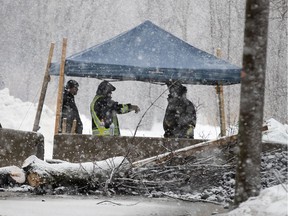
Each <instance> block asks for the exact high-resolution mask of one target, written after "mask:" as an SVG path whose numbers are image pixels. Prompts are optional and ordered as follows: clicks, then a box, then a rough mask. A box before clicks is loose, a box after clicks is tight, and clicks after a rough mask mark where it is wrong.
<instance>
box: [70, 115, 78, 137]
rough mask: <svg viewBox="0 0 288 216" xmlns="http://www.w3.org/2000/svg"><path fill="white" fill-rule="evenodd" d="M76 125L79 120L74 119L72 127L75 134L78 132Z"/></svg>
mask: <svg viewBox="0 0 288 216" xmlns="http://www.w3.org/2000/svg"><path fill="white" fill-rule="evenodd" d="M76 125H77V120H76V119H74V120H73V123H72V128H71V133H72V134H75V133H76Z"/></svg>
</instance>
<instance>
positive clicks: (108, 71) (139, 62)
mask: <svg viewBox="0 0 288 216" xmlns="http://www.w3.org/2000/svg"><path fill="white" fill-rule="evenodd" d="M59 71H60V64H59V63H52V65H51V68H50V75H59ZM240 72H241V68H240V67H237V66H235V65H232V64H230V63H229V62H227V61H224V60H222V59H219V58H216V57H215V56H214V55H211V54H209V53H207V52H204V51H202V50H200V49H197V48H195V47H193V46H192V45H190V44H188V43H186V42H185V41H183V40H181V39H179V38H177V37H175V36H174V35H172V34H171V33H169V32H167V31H165V30H163V29H161V28H160V27H158V26H156V25H155V24H153V23H152V22H150V21H145V22H144V23H142V24H140V25H138V26H136V27H135V28H133V29H131V30H129V31H127V32H124V33H122V34H120V35H118V36H116V37H114V38H112V39H110V40H107V41H106V42H103V43H101V44H99V45H96V46H93V47H91V48H89V49H86V50H84V51H82V52H80V53H77V54H74V55H72V56H70V57H68V58H66V60H65V68H64V74H65V75H67V76H77V77H92V78H98V79H117V80H136V81H144V82H146V81H148V82H166V81H168V80H178V81H181V82H182V83H183V84H201V85H218V84H221V85H229V84H237V83H240Z"/></svg>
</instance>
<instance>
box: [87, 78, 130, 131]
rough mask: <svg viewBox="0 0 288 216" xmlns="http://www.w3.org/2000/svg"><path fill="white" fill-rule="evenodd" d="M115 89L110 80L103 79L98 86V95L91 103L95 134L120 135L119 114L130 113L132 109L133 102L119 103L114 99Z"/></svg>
mask: <svg viewBox="0 0 288 216" xmlns="http://www.w3.org/2000/svg"><path fill="white" fill-rule="evenodd" d="M115 89H116V88H115V87H114V86H113V85H112V84H111V83H109V82H108V81H103V82H101V83H100V85H99V86H98V89H97V91H96V95H95V97H94V99H93V101H92V102H91V105H90V112H91V116H92V131H93V135H98V136H109V135H115V136H119V135H120V129H119V122H118V118H117V114H124V113H128V112H130V111H131V110H132V109H131V104H119V103H118V102H116V101H114V100H112V98H111V93H112V91H115Z"/></svg>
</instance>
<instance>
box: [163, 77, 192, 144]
mask: <svg viewBox="0 0 288 216" xmlns="http://www.w3.org/2000/svg"><path fill="white" fill-rule="evenodd" d="M167 85H168V87H169V95H168V106H167V108H166V112H165V117H164V121H163V128H164V131H165V133H164V137H165V138H168V137H171V138H191V139H194V128H195V126H196V119H197V118H196V110H195V107H194V104H193V103H192V102H191V101H189V100H188V99H187V98H186V93H187V88H186V87H185V86H183V85H182V84H178V83H174V84H171V83H167Z"/></svg>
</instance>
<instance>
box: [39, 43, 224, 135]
mask: <svg viewBox="0 0 288 216" xmlns="http://www.w3.org/2000/svg"><path fill="white" fill-rule="evenodd" d="M53 50H54V43H51V47H50V52H49V56H48V62H47V67H46V70H45V75H44V80H43V86H42V89H41V95H40V98H39V103H38V109H37V113H36V117H35V121H34V126H33V131H35V132H37V131H38V130H39V129H40V127H39V122H40V118H41V112H42V109H43V104H44V100H45V95H46V91H47V86H48V82H49V81H50V76H49V74H48V73H49V69H50V67H51V59H52V55H53ZM66 51H67V38H63V42H62V55H61V65H60V76H59V84H58V96H57V105H56V106H57V107H56V118H55V129H54V134H55V135H56V134H58V133H59V128H60V118H61V107H62V101H63V92H62V91H63V86H64V69H65V60H66ZM216 55H217V57H218V58H220V57H221V56H222V53H221V49H219V48H218V49H216ZM215 89H216V93H217V95H218V105H219V113H220V129H221V133H220V135H221V137H223V136H226V122H225V105H224V89H223V85H222V84H217V86H216V87H215Z"/></svg>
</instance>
